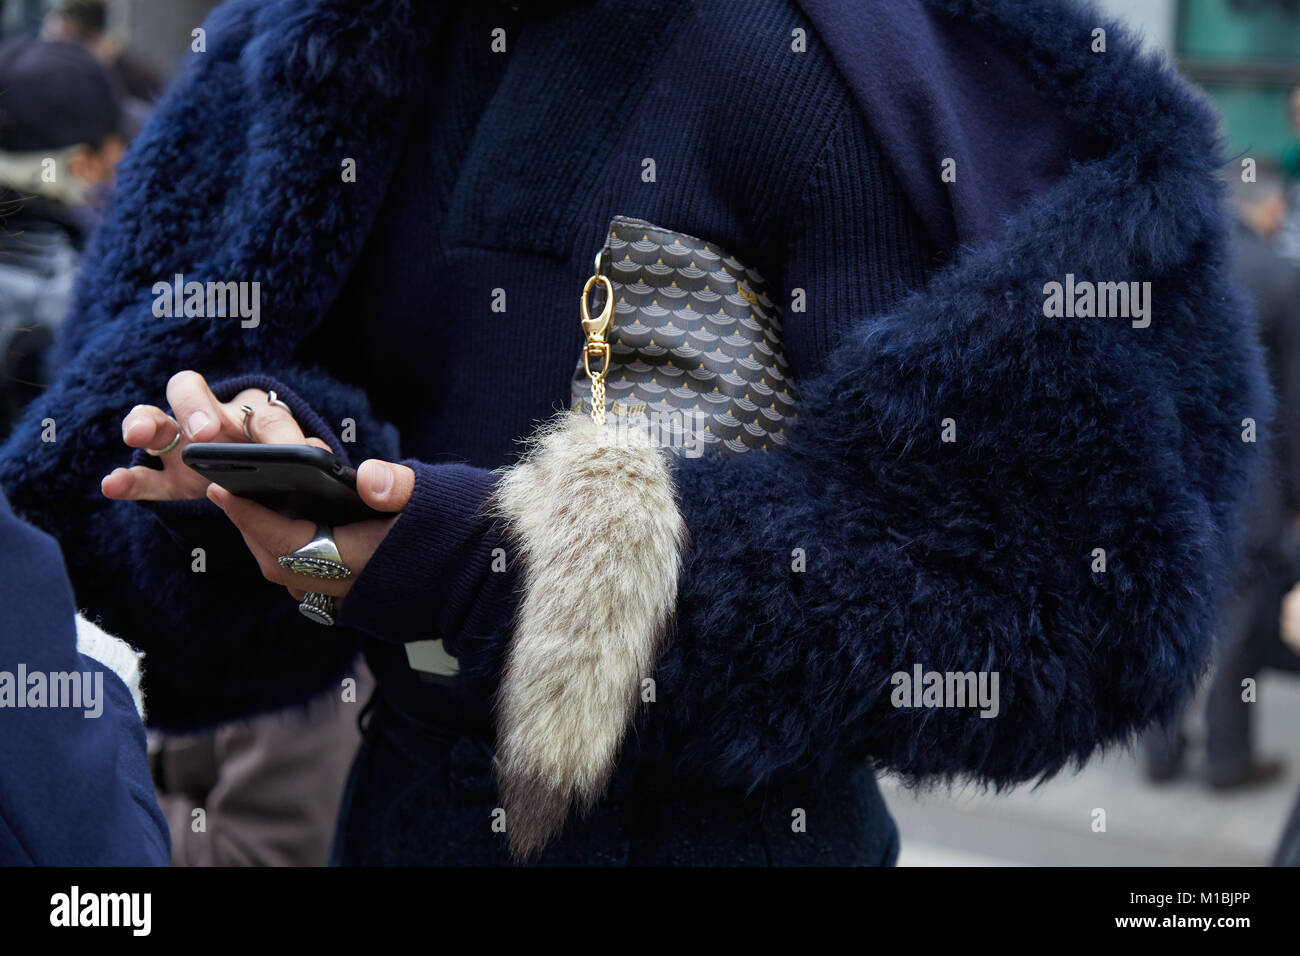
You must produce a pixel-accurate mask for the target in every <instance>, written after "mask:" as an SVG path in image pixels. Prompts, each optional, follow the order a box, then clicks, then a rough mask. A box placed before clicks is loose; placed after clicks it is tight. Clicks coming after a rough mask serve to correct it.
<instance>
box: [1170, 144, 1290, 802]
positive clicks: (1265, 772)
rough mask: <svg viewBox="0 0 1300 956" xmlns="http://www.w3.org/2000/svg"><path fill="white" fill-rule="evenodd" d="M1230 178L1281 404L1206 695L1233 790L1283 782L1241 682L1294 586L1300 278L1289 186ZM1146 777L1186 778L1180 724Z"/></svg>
mask: <svg viewBox="0 0 1300 956" xmlns="http://www.w3.org/2000/svg"><path fill="white" fill-rule="evenodd" d="M1233 168H1234V172H1233V174H1232V175H1230V176H1229V177H1228V182H1229V192H1230V196H1231V200H1232V206H1233V211H1234V214H1235V220H1236V221H1235V228H1234V232H1233V269H1234V271H1235V273H1236V276H1237V279H1238V281H1239V282H1240V283H1241V285H1242V287H1243V288H1244V289H1245V290H1246V291H1247V292H1248V294H1249V295H1250V297H1251V299H1252V300H1253V302H1254V303H1255V307H1256V312H1257V316H1258V323H1259V332H1260V339H1261V341H1262V343H1263V345H1264V349H1265V352H1266V354H1267V357H1268V365H1269V375H1270V379H1271V380H1272V384H1273V387H1274V389H1275V391H1276V393H1277V397H1278V410H1277V415H1276V420H1275V426H1274V429H1273V432H1272V434H1273V438H1274V442H1273V447H1272V456H1271V464H1272V473H1271V474H1269V475H1266V476H1265V477H1264V478H1263V479H1262V480H1261V481H1260V483H1259V485H1258V487H1257V489H1256V493H1255V495H1254V496H1253V497H1252V499H1251V501H1250V503H1249V510H1248V513H1247V516H1246V535H1245V543H1244V545H1243V550H1242V556H1241V562H1242V564H1241V568H1240V571H1239V574H1238V579H1237V586H1236V589H1235V591H1234V593H1233V595H1232V597H1231V598H1230V599H1229V600H1228V602H1227V603H1226V604H1225V605H1224V607H1223V624H1222V637H1221V641H1220V644H1219V646H1218V651H1217V658H1216V664H1215V672H1214V676H1213V678H1212V679H1211V681H1210V683H1209V686H1208V688H1207V692H1206V700H1205V707H1206V712H1205V720H1206V739H1205V751H1206V764H1207V767H1206V777H1207V782H1208V783H1209V784H1210V786H1211V787H1213V788H1215V789H1218V790H1230V789H1234V788H1238V787H1245V786H1251V785H1255V784H1262V783H1268V782H1271V781H1274V780H1277V779H1278V778H1279V777H1280V776H1281V774H1282V771H1283V764H1282V762H1281V761H1279V760H1271V759H1260V758H1257V757H1256V756H1255V753H1254V747H1253V736H1252V723H1253V718H1254V709H1255V695H1254V694H1250V695H1247V694H1246V693H1245V688H1244V686H1243V682H1244V681H1246V680H1248V679H1249V680H1251V681H1257V679H1258V676H1259V672H1260V671H1261V670H1262V669H1263V667H1264V666H1266V665H1267V664H1268V663H1269V661H1270V659H1272V658H1275V657H1276V656H1277V652H1278V650H1279V649H1280V630H1279V620H1280V614H1281V606H1282V599H1283V596H1284V595H1285V594H1286V593H1287V589H1288V588H1289V587H1290V586H1291V584H1292V583H1293V582H1294V581H1295V577H1296V576H1295V570H1294V559H1293V557H1292V555H1293V553H1294V551H1295V530H1294V527H1293V526H1294V524H1295V522H1296V520H1297V519H1296V516H1297V515H1298V514H1300V497H1298V495H1297V491H1298V489H1300V272H1298V271H1297V270H1296V268H1295V267H1294V266H1293V265H1291V263H1289V262H1288V261H1287V260H1285V259H1283V258H1282V257H1281V256H1280V255H1278V253H1277V252H1276V251H1275V250H1274V247H1273V243H1274V242H1275V240H1276V238H1277V235H1278V233H1279V231H1280V229H1281V227H1282V223H1283V221H1284V220H1285V218H1286V215H1287V203H1286V195H1285V190H1284V185H1283V181H1282V178H1281V175H1280V174H1279V172H1278V171H1277V170H1276V169H1274V168H1272V167H1266V166H1260V167H1258V168H1257V170H1256V174H1255V177H1254V181H1252V182H1245V181H1243V179H1242V176H1241V175H1239V174H1238V173H1239V171H1238V170H1236V168H1235V167H1233ZM1146 745H1147V746H1146V752H1147V765H1146V772H1147V776H1148V778H1149V779H1150V780H1152V781H1153V782H1157V783H1162V782H1166V781H1169V780H1172V779H1174V778H1176V777H1178V776H1179V775H1181V774H1182V772H1183V769H1184V764H1185V755H1186V749H1187V738H1186V736H1185V735H1184V733H1183V730H1182V727H1181V721H1177V722H1175V723H1174V724H1173V725H1172V726H1170V727H1169V728H1168V729H1164V730H1161V729H1156V730H1153V731H1151V732H1150V733H1149V734H1148V735H1147V737H1146Z"/></svg>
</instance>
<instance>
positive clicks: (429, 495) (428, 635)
mask: <svg viewBox="0 0 1300 956" xmlns="http://www.w3.org/2000/svg"><path fill="white" fill-rule="evenodd" d="M402 464H403V465H406V466H407V467H409V468H411V469H412V470H413V471H414V472H415V488H414V490H413V491H412V493H411V500H410V501H408V502H407V504H406V507H405V508H404V509H403V510H402V513H401V515H400V516H399V517H398V519H397V521H396V522H395V523H394V525H393V527H392V529H391V530H390V531H389V532H388V536H387V537H385V538H384V540H383V542H382V543H381V544H380V546H379V548H378V549H377V550H376V551H375V553H374V554H373V555H372V556H371V558H370V561H369V562H368V563H367V564H366V566H365V568H364V569H363V570H362V572H361V574H360V575H359V576H358V577H357V580H356V582H355V583H354V584H353V585H352V588H351V589H350V590H349V591H348V594H347V597H346V598H345V599H344V601H343V605H342V608H341V610H340V616H339V622H340V623H341V624H346V625H348V626H349V627H354V628H357V629H358V630H361V631H364V632H365V633H367V634H370V635H372V636H374V637H377V638H381V639H383V640H387V641H397V642H400V643H410V642H412V641H428V640H434V639H438V638H442V639H443V640H444V641H445V642H450V641H451V639H453V638H454V637H455V636H456V635H458V634H459V632H460V631H461V629H462V627H463V625H464V623H465V621H466V620H467V619H468V618H470V617H472V616H474V605H475V603H476V601H477V600H478V598H479V592H480V591H481V590H482V585H483V582H484V580H485V578H486V577H487V575H489V574H490V573H491V564H492V560H493V549H494V548H495V547H496V532H495V529H494V527H493V524H492V522H491V520H490V519H489V518H487V517H485V516H484V515H483V506H484V504H485V502H486V501H487V498H488V495H489V494H490V493H491V491H492V488H493V486H494V484H495V482H496V477H495V476H494V475H493V474H492V472H490V471H487V470H486V469H483V468H475V467H472V466H470V465H461V464H444V465H429V464H425V463H424V462H420V461H415V460H410V459H408V460H406V461H403V462H402ZM448 650H449V651H451V652H452V653H453V654H454V653H455V650H454V646H453V644H452V643H448Z"/></svg>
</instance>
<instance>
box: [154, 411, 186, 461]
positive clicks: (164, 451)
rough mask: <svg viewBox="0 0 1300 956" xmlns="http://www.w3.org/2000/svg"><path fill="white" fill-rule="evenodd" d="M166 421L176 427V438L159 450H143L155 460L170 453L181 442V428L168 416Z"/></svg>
mask: <svg viewBox="0 0 1300 956" xmlns="http://www.w3.org/2000/svg"><path fill="white" fill-rule="evenodd" d="M167 420H168V421H169V422H171V423H172V424H173V425H175V426H176V437H175V438H173V439H172V440H171V441H169V442H168V443H167V444H165V445H163V446H162V447H161V448H146V449H145V451H146V452H147V453H148V454H150V455H153V456H154V457H155V458H157V457H160V456H162V455H165V454H167V453H168V452H169V451H171V450H172V449H173V448H175V447H176V446H177V445H179V444H180V441H181V426H180V425H179V424H178V423H177V421H176V419H174V418H172V417H171V416H170V415H168V416H167Z"/></svg>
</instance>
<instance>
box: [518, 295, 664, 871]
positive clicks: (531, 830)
mask: <svg viewBox="0 0 1300 956" xmlns="http://www.w3.org/2000/svg"><path fill="white" fill-rule="evenodd" d="M598 283H599V284H601V285H602V286H603V291H604V293H605V296H604V304H603V307H602V309H601V311H600V314H599V315H598V316H597V317H595V318H592V316H591V314H590V311H589V308H588V297H589V296H590V295H591V292H592V289H593V287H595V286H596V285H597V284H598ZM581 302H582V328H583V332H584V334H585V336H586V344H585V346H584V349H583V363H584V368H585V369H586V372H587V376H588V377H589V378H590V380H591V400H592V412H591V415H590V416H587V415H585V414H581V413H577V414H575V413H572V412H566V413H564V414H562V415H560V416H558V417H556V418H555V419H553V420H552V421H551V422H549V423H547V424H546V425H544V426H543V427H542V428H541V429H540V430H539V431H538V433H537V434H535V435H534V436H533V437H532V439H530V441H529V448H528V450H527V452H526V454H525V455H524V457H523V459H522V460H521V461H520V462H519V463H518V464H516V465H514V466H512V467H510V468H508V469H506V470H505V471H504V473H503V474H502V476H501V480H500V481H499V482H498V484H497V488H496V491H495V492H494V502H493V504H494V510H495V513H496V514H498V515H499V516H501V517H502V518H504V519H505V522H506V524H507V528H508V535H509V538H510V540H511V541H512V543H513V546H514V555H512V557H511V560H514V559H515V558H518V559H519V560H520V561H521V562H522V568H523V582H524V593H523V600H522V602H521V604H520V609H519V613H518V618H517V620H516V624H515V631H514V634H513V636H512V638H511V641H510V645H509V649H508V651H507V654H506V659H505V664H504V670H503V673H502V678H501V687H500V690H499V692H498V697H497V702H496V708H497V781H498V786H499V788H500V791H501V797H502V802H503V805H504V808H505V811H506V833H507V835H508V838H509V842H510V847H511V850H512V851H513V852H514V853H515V855H516V856H518V857H521V858H526V857H528V856H531V855H533V854H535V853H536V852H538V851H540V850H541V849H542V847H544V846H545V845H546V843H547V842H548V840H549V839H550V838H551V837H552V836H553V835H554V834H555V833H556V832H557V831H559V830H560V829H561V828H562V827H563V826H564V822H565V819H566V818H567V816H568V813H569V810H570V808H571V807H572V806H574V805H575V804H576V805H577V806H578V807H579V808H580V809H584V810H585V809H589V808H590V807H591V805H592V804H594V803H595V802H596V800H597V799H598V798H599V797H600V796H601V794H602V793H603V791H604V789H605V787H606V785H607V784H608V782H609V778H610V775H611V773H612V771H613V768H614V764H615V761H616V759H617V757H618V752H619V748H620V746H621V744H622V741H623V737H624V736H625V734H626V732H627V729H628V726H629V724H630V723H631V720H632V718H633V716H634V715H635V711H636V707H637V702H638V700H639V695H640V688H641V684H642V681H643V680H644V679H645V678H647V677H650V676H651V675H652V674H653V672H654V667H655V661H656V658H657V656H658V653H659V650H660V646H661V644H662V642H663V636H664V632H665V629H666V627H667V624H668V621H669V618H670V617H671V615H672V613H673V610H674V608H675V607H676V604H677V577H678V574H679V572H680V570H681V564H682V550H683V547H684V545H685V540H686V527H685V523H684V522H683V520H682V517H681V514H680V513H679V511H678V508H677V503H676V493H675V489H674V485H673V478H672V472H671V470H670V468H669V465H668V457H667V453H665V452H664V451H662V450H661V449H660V448H659V447H657V445H656V444H655V443H654V442H653V441H652V439H651V437H650V435H648V434H645V433H643V432H640V431H639V430H637V429H624V428H618V427H612V426H610V425H607V424H606V414H605V376H606V374H607V373H608V371H609V365H610V355H611V352H610V344H609V340H608V335H609V332H610V328H611V325H612V321H613V314H614V290H613V287H612V285H611V284H610V281H609V279H608V278H606V277H604V276H602V275H593V276H592V277H591V278H590V279H588V280H587V284H586V285H585V286H584V287H583V292H582V300H581ZM593 363H594V364H595V365H597V366H598V367H597V368H596V369H595V370H593V368H592V366H593Z"/></svg>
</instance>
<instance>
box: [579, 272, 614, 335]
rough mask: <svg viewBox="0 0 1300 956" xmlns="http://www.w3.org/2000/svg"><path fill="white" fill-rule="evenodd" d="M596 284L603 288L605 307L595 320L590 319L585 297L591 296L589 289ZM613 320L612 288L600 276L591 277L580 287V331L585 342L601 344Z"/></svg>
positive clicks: (607, 280) (606, 280) (607, 281)
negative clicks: (584, 336)
mask: <svg viewBox="0 0 1300 956" xmlns="http://www.w3.org/2000/svg"><path fill="white" fill-rule="evenodd" d="M597 282H599V283H601V284H602V285H604V287H605V306H604V308H602V309H601V310H600V315H598V316H596V318H594V319H593V318H592V317H591V309H590V308H589V307H588V304H587V297H588V296H589V295H591V288H592V286H594V285H595V284H596V283H597ZM613 319H614V286H613V284H612V283H611V282H610V281H609V279H607V278H605V277H604V276H602V275H593V276H592V277H591V278H590V279H588V280H587V284H586V285H584V286H583V287H582V331H583V333H584V334H585V335H586V336H587V342H588V343H591V342H593V341H595V342H603V341H605V336H606V335H607V334H609V326H610V324H611V322H612V321H613Z"/></svg>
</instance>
